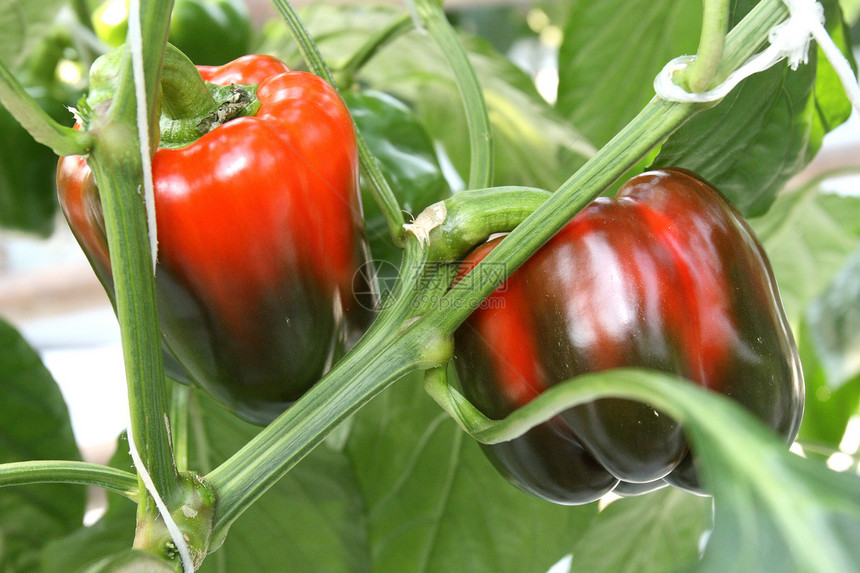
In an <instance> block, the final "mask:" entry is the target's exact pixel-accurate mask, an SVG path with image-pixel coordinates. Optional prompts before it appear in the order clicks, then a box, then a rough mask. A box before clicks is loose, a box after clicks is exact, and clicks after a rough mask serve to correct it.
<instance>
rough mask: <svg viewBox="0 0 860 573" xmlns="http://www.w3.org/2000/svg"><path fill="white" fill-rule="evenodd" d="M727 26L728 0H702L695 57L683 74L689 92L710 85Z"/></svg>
mask: <svg viewBox="0 0 860 573" xmlns="http://www.w3.org/2000/svg"><path fill="white" fill-rule="evenodd" d="M728 27H729V2H728V0H703V15H702V34H701V36H700V37H699V49H698V52H696V59H695V60H694V61H693V63H692V64H690V67H689V68H687V70H686V72H685V73H684V75H683V80H682V81H685V82H686V83H687V89H688V91H690V92H691V93H697V92H702V91H705V90H707V89H709V88H710V87H711V82H712V81H713V79H714V76H715V74H716V73H717V68H718V67H719V65H720V60H721V59H722V55H723V46H724V45H725V41H726V32H728Z"/></svg>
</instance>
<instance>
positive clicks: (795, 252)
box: [750, 184, 860, 328]
mask: <svg viewBox="0 0 860 573" xmlns="http://www.w3.org/2000/svg"><path fill="white" fill-rule="evenodd" d="M858 221H860V197H852V196H844V195H835V194H829V193H823V192H820V190H819V187H818V185H815V184H813V185H810V186H807V187H804V188H800V189H795V190H793V191H791V192H789V193H783V194H781V195H780V196H779V197H778V198H777V201H776V203H774V205H773V207H772V208H771V209H770V211H768V213H767V214H766V215H764V216H762V217H758V218H755V219H752V220H751V221H750V222H751V223H752V225H753V228H754V229H755V231H756V233H757V235H758V237H759V239H760V240H761V242H762V244H763V245H764V247H765V250H766V251H767V254H768V257H769V258H770V262H771V265H772V267H773V270H774V274H775V275H776V278H777V281H778V282H779V286H780V293H781V295H782V301H783V304H784V306H785V310H786V314H787V315H788V318H789V321H790V322H791V324H792V325H793V326H794V327H795V328H796V327H797V325H798V324H799V322H800V319H801V317H802V315H803V313H804V312H805V311H806V306H807V304H809V302H810V301H811V300H812V299H813V298H815V297H816V296H818V295H819V294H820V293H821V292H822V291H823V290H824V289H825V288H826V286H827V285H828V283H829V282H830V281H831V280H832V279H833V277H834V276H835V275H836V273H837V272H838V271H839V269H840V268H842V266H843V264H844V263H845V261H846V259H847V258H848V255H849V254H850V253H851V252H852V251H854V249H855V248H857V246H858V245H860V224H858Z"/></svg>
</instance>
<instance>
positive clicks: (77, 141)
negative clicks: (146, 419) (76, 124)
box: [0, 62, 93, 155]
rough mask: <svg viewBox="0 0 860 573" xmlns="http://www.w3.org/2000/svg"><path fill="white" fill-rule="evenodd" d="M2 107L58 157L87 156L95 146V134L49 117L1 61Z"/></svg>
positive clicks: (0, 101)
mask: <svg viewBox="0 0 860 573" xmlns="http://www.w3.org/2000/svg"><path fill="white" fill-rule="evenodd" d="M0 104H2V105H3V107H5V108H6V109H7V110H8V111H9V113H10V114H12V117H14V118H15V119H16V120H17V121H18V123H20V124H21V126H22V127H23V128H24V129H26V130H27V132H28V133H29V134H30V135H32V136H33V139H35V140H36V141H38V142H39V143H41V144H42V145H45V146H47V147H50V148H51V149H52V150H53V151H54V153H56V154H57V155H83V154H85V153H87V152H88V151H89V150H90V149H91V147H92V145H93V138H92V135H90V134H89V133H86V132H83V131H80V130H77V129H73V128H71V127H66V126H64V125H60V123H58V122H57V121H56V120H55V119H53V118H52V117H51V116H50V115H48V114H47V112H45V110H44V109H42V107H41V106H40V105H39V103H38V102H37V101H36V100H35V99H33V97H32V96H31V95H30V94H28V93H27V90H26V89H24V86H23V85H21V82H19V81H18V79H17V78H16V77H15V76H14V75H13V74H12V72H11V71H9V68H7V67H6V66H5V65H4V64H3V62H0Z"/></svg>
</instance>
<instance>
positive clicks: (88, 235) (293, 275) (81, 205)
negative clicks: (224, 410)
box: [57, 56, 371, 423]
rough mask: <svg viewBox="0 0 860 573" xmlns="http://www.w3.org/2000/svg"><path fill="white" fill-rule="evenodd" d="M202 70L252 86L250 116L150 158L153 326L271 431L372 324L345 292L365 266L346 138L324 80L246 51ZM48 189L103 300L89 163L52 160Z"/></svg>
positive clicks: (190, 367) (339, 109)
mask: <svg viewBox="0 0 860 573" xmlns="http://www.w3.org/2000/svg"><path fill="white" fill-rule="evenodd" d="M199 71H200V74H201V75H202V76H203V78H204V79H205V80H207V81H208V82H210V83H211V84H214V85H217V86H226V85H228V84H241V85H242V86H246V87H248V88H249V91H251V92H252V91H253V84H256V85H257V86H258V87H257V89H256V97H257V99H258V100H259V109H258V110H257V111H256V113H254V114H253V115H248V116H243V117H237V118H235V119H231V120H229V121H226V123H223V125H221V124H219V123H215V124H214V125H215V127H214V129H211V127H212V126H211V125H210V126H209V127H207V129H211V131H209V132H208V133H205V134H204V135H202V136H199V138H197V139H194V140H192V141H190V142H179V143H177V142H175V141H173V142H171V143H170V145H171V146H172V148H167V147H160V148H159V149H158V150H157V151H156V152H155V155H154V157H153V164H152V174H153V180H154V186H155V207H156V217H157V221H158V265H157V271H156V287H157V294H158V301H159V314H160V320H161V329H162V332H163V335H164V341H165V343H166V346H167V347H168V348H169V350H170V352H171V353H172V354H173V355H174V356H175V357H176V358H177V359H178V361H179V363H180V364H181V365H182V366H183V367H184V368H185V369H186V370H187V372H188V373H189V374H190V376H191V378H192V379H193V380H194V381H195V382H197V383H198V384H200V385H201V386H203V387H204V388H205V389H207V390H208V391H209V392H211V393H212V394H213V395H214V396H215V397H216V398H217V399H218V400H220V401H221V402H222V403H224V404H225V405H227V406H228V407H230V408H231V409H233V410H234V411H235V412H236V413H237V414H239V415H240V416H242V417H243V418H245V419H246V420H249V421H251V422H255V423H267V422H269V421H271V420H272V419H273V418H274V417H276V416H277V415H278V414H279V413H280V412H282V411H283V410H284V409H285V408H286V407H287V406H288V405H289V404H290V403H291V402H293V401H294V400H296V399H297V398H298V397H299V396H301V395H302V393H304V392H305V391H306V390H307V389H308V388H309V387H310V386H311V385H312V384H313V383H314V382H315V381H316V380H317V379H319V378H320V377H321V376H322V375H323V374H324V373H325V372H326V370H327V369H328V368H329V366H330V364H331V363H332V360H333V357H334V356H335V355H336V354H337V353H339V352H342V351H343V349H344V348H345V347H346V346H348V345H349V344H351V342H353V341H354V340H355V339H356V338H357V336H358V334H359V333H360V332H361V330H362V328H363V327H365V326H366V324H367V322H368V318H369V315H368V313H367V311H366V310H364V308H365V307H367V308H369V307H371V305H369V304H364V305H362V304H359V301H358V299H357V298H356V297H357V296H358V295H357V293H356V292H355V291H354V289H353V282H354V279H355V278H356V276H357V271H358V269H359V268H360V267H361V266H362V265H363V264H364V263H365V262H366V261H365V246H364V239H363V231H362V221H361V209H360V203H359V195H358V155H357V151H356V142H355V134H354V132H353V126H352V120H351V119H350V116H349V113H348V111H347V108H346V106H345V105H344V103H343V102H342V100H341V99H340V97H339V96H338V95H337V93H336V92H335V90H334V89H333V88H332V87H331V86H330V85H328V84H327V83H326V82H324V81H323V80H322V79H320V78H319V77H317V76H314V75H312V74H309V73H304V72H293V71H290V70H289V69H288V68H287V66H286V65H285V64H283V63H282V62H280V61H279V60H276V59H274V58H271V57H268V56H246V57H243V58H240V59H238V60H235V61H233V62H230V63H228V64H226V65H224V66H222V67H201V68H199ZM198 81H199V78H198ZM166 97H168V90H167V89H165V98H166ZM163 134H164V135H163V137H164V136H166V131H165V130H164V129H163ZM197 135H199V134H197ZM195 137H197V136H195ZM57 182H58V188H59V195H60V202H61V205H62V207H63V212H64V213H65V215H66V217H67V219H68V221H69V224H70V225H71V228H72V230H73V232H74V233H75V235H76V237H77V238H78V240H79V242H80V243H81V245H82V246H83V248H84V250H85V251H86V252H87V254H88V255H89V258H90V260H91V262H92V264H93V266H94V268H95V270H96V272H97V274H98V275H99V277H100V279H101V280H102V282H103V283H104V284H105V286H106V288H107V289H108V291H109V292H111V291H112V283H111V280H110V262H109V258H108V250H107V248H108V245H107V244H106V240H105V232H104V223H103V220H102V217H101V210H100V203H99V195H98V190H97V188H96V185H95V181H94V180H93V177H92V173H91V171H90V170H89V167H88V166H87V163H86V158H84V157H64V158H61V159H60V163H59V167H58V174H57ZM356 285H357V286H358V287H359V290H364V291H366V289H365V288H364V283H362V282H361V280H358V281H357V282H356ZM364 296H366V295H364Z"/></svg>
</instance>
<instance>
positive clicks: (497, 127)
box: [258, 2, 594, 189]
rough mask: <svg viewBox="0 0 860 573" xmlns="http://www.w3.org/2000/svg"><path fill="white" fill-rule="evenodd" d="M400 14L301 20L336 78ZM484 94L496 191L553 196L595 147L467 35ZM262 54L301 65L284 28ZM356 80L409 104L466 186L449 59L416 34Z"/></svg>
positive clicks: (370, 8) (339, 10) (324, 8)
mask: <svg viewBox="0 0 860 573" xmlns="http://www.w3.org/2000/svg"><path fill="white" fill-rule="evenodd" d="M402 14H403V11H402V9H401V10H398V9H396V8H393V7H391V6H384V5H372V4H370V5H369V4H364V3H355V4H350V5H349V6H333V5H331V4H329V3H322V2H319V3H314V4H312V5H310V6H307V7H305V8H304V9H303V10H302V12H301V17H302V20H303V22H304V23H305V25H306V26H307V27H308V28H309V30H310V31H311V33H312V34H313V36H314V38H315V39H316V41H317V43H318V45H319V48H320V50H321V52H322V53H323V56H324V57H325V58H326V61H327V62H328V63H329V65H330V66H332V67H333V69H334V70H335V73H337V70H338V68H339V67H340V66H341V65H342V64H343V62H344V61H345V59H346V58H347V57H348V56H349V55H350V54H352V53H353V52H354V51H356V50H357V49H358V47H359V46H361V45H362V44H364V43H365V42H366V41H367V40H368V38H369V37H370V36H371V35H372V34H373V33H374V32H375V31H377V30H378V29H379V27H381V26H384V25H386V24H387V23H389V22H390V21H392V20H393V19H394V18H396V17H398V16H400V15H402ZM461 40H462V41H463V43H464V45H465V47H466V49H467V50H468V52H469V56H470V59H471V62H472V65H473V66H474V68H475V71H476V73H477V75H478V79H479V81H480V82H481V85H482V87H483V90H484V97H485V99H486V102H487V106H488V108H489V115H490V121H491V123H492V128H493V133H494V136H495V144H496V146H495V167H496V168H495V180H494V183H495V184H496V185H529V186H537V187H542V188H548V189H555V188H556V187H557V186H558V185H559V184H560V183H561V182H563V181H564V180H565V179H567V178H568V177H569V176H570V174H571V173H573V171H574V170H575V168H576V167H578V166H579V165H581V164H582V163H583V162H584V160H585V158H587V157H588V156H590V155H591V154H592V153H593V151H594V150H593V147H592V146H591V145H590V144H588V143H586V142H585V141H584V139H583V138H582V136H581V135H580V134H579V133H578V132H577V131H576V130H574V129H573V128H572V127H571V126H570V124H569V123H568V122H567V121H566V120H565V119H564V118H563V117H561V116H560V115H559V114H558V113H556V112H555V110H553V109H552V107H551V106H549V105H548V104H547V103H546V102H545V101H544V100H543V99H542V98H541V97H540V96H539V95H538V93H537V91H536V89H535V87H534V84H533V82H532V80H531V78H530V77H529V76H528V75H527V74H526V73H525V72H523V71H522V70H520V69H519V68H517V67H516V66H515V65H513V64H512V63H511V62H510V61H508V60H507V59H506V58H505V57H503V56H502V55H501V54H499V53H498V52H496V51H495V50H494V49H493V48H492V46H491V45H490V44H489V43H488V42H486V41H483V40H481V39H479V38H476V37H474V36H469V35H465V34H464V35H462V36H461ZM258 50H260V51H263V52H267V53H274V54H276V55H278V56H280V57H282V58H284V59H285V60H286V61H287V62H288V63H291V64H292V65H294V66H300V65H301V59H300V58H299V57H298V55H297V53H296V50H295V47H294V44H293V41H292V40H291V39H290V37H289V34H288V33H287V32H286V31H285V27H284V26H283V25H282V24H280V23H273V24H272V25H270V27H269V29H268V30H267V33H266V38H265V41H264V42H263V43H262V45H261V46H260V47H259V48H258ZM355 80H356V81H357V82H358V83H359V84H360V85H362V86H365V87H368V88H371V89H375V90H379V91H383V92H386V93H390V94H392V95H394V96H396V97H398V98H399V99H401V100H403V101H404V102H406V103H407V104H408V105H409V106H410V107H411V108H412V109H413V110H414V111H415V112H416V113H417V114H418V116H419V118H420V119H421V120H422V121H423V123H424V125H425V127H426V129H427V131H428V132H429V133H430V135H431V137H432V138H433V139H434V140H435V141H437V142H439V143H440V144H441V146H442V148H443V149H444V152H445V154H446V155H447V158H448V159H450V162H451V164H452V166H453V167H454V169H455V170H456V175H454V176H453V178H454V179H461V180H468V166H469V137H468V130H467V124H466V119H465V114H464V111H463V106H462V104H461V103H460V101H461V100H460V94H459V91H458V89H457V86H456V83H455V82H454V77H453V74H452V73H451V71H450V69H449V66H448V64H447V61H446V59H445V57H444V56H443V55H442V53H441V52H440V51H439V49H438V48H437V47H436V45H435V43H434V42H433V40H432V39H431V38H430V37H429V36H428V35H427V34H422V33H419V32H412V33H409V34H407V35H405V36H402V37H400V38H398V39H397V40H396V41H395V42H393V43H392V44H390V45H388V46H386V47H385V48H383V49H382V50H381V51H380V52H378V53H377V54H376V56H375V57H374V58H373V59H372V60H371V61H370V62H369V63H368V64H367V65H366V66H365V67H364V68H363V69H362V70H361V72H360V73H359V74H358V76H357V77H356V78H355Z"/></svg>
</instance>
